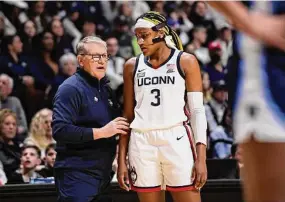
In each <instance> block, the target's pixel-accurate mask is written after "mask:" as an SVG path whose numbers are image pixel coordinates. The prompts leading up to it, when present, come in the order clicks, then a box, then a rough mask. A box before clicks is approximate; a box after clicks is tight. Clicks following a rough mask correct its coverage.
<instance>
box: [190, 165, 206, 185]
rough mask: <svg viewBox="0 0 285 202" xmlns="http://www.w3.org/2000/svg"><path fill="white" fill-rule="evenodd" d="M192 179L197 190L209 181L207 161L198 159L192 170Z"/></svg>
mask: <svg viewBox="0 0 285 202" xmlns="http://www.w3.org/2000/svg"><path fill="white" fill-rule="evenodd" d="M191 178H192V181H194V183H195V184H194V186H195V188H196V189H197V190H200V189H201V188H202V187H203V186H204V184H205V183H206V181H207V166H206V161H201V160H197V161H196V162H195V165H194V167H193V170H192V177H191Z"/></svg>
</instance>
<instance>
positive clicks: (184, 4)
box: [179, 1, 194, 23]
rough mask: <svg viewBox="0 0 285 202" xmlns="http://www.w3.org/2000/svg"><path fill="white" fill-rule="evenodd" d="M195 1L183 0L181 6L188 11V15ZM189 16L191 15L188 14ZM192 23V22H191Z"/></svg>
mask: <svg viewBox="0 0 285 202" xmlns="http://www.w3.org/2000/svg"><path fill="white" fill-rule="evenodd" d="M193 2H194V1H181V2H180V6H179V8H180V9H181V10H182V11H183V12H184V13H186V14H187V15H189V14H190V12H191V8H192V4H193ZM187 17H189V16H187ZM191 23H192V22H191Z"/></svg>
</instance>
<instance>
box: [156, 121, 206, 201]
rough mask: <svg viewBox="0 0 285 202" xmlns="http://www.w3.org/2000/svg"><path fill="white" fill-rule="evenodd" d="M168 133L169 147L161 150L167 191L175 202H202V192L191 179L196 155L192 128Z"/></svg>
mask: <svg viewBox="0 0 285 202" xmlns="http://www.w3.org/2000/svg"><path fill="white" fill-rule="evenodd" d="M168 131H169V132H168V133H167V134H165V136H164V137H165V138H166V139H167V140H168V145H167V146H165V147H162V148H161V150H160V151H161V152H160V155H162V156H163V162H162V172H163V175H164V179H165V184H166V190H168V191H170V193H171V195H172V197H173V200H174V201H175V202H200V201H201V199H200V192H199V191H197V190H196V189H195V187H194V184H193V179H191V175H192V169H193V166H194V159H195V158H196V155H195V150H194V144H193V140H192V136H191V134H190V131H191V130H190V127H189V126H179V127H175V128H172V129H170V130H168Z"/></svg>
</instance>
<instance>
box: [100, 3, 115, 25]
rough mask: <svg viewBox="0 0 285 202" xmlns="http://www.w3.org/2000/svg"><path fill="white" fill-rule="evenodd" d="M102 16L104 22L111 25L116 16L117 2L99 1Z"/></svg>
mask: <svg viewBox="0 0 285 202" xmlns="http://www.w3.org/2000/svg"><path fill="white" fill-rule="evenodd" d="M100 3H101V7H102V11H103V15H104V17H105V18H106V20H107V21H108V22H109V23H110V24H112V22H113V20H114V19H115V18H116V17H117V16H118V12H119V6H120V2H119V1H100Z"/></svg>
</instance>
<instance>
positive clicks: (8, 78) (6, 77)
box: [0, 74, 14, 89]
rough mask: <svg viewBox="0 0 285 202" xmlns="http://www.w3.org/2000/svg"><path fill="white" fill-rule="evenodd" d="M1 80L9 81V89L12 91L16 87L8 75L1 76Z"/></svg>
mask: <svg viewBox="0 0 285 202" xmlns="http://www.w3.org/2000/svg"><path fill="white" fill-rule="evenodd" d="M0 78H4V79H7V80H8V85H9V87H10V88H11V89H13V87H14V81H13V79H12V78H11V77H10V76H8V75H7V74H0Z"/></svg>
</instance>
